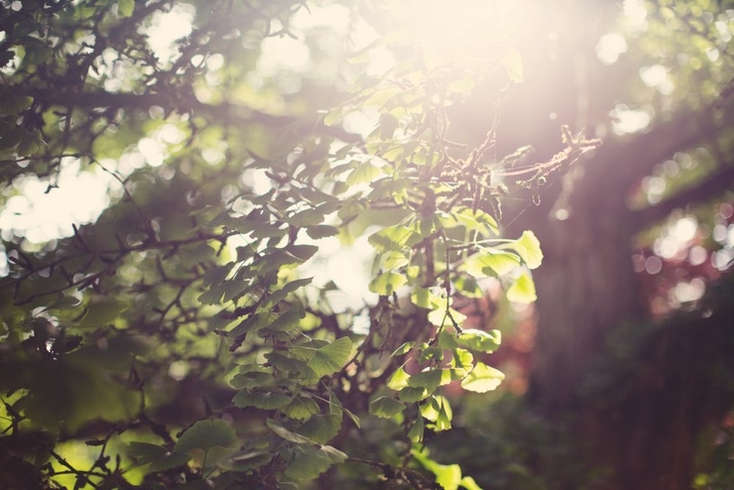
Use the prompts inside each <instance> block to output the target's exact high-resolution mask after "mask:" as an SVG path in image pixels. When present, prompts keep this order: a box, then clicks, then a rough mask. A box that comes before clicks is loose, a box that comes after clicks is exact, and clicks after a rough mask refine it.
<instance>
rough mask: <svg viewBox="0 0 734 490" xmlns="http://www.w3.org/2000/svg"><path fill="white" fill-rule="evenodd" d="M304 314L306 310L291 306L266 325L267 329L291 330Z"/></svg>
mask: <svg viewBox="0 0 734 490" xmlns="http://www.w3.org/2000/svg"><path fill="white" fill-rule="evenodd" d="M299 306H300V305H299ZM305 316H306V312H305V311H304V310H303V308H292V309H290V310H288V311H286V312H285V313H282V314H281V315H280V316H278V318H276V319H275V321H273V322H272V323H271V324H270V325H268V326H267V329H268V330H270V331H277V330H280V331H288V330H292V329H294V328H296V327H297V326H298V324H299V323H300V322H301V319H302V318H303V317H305Z"/></svg>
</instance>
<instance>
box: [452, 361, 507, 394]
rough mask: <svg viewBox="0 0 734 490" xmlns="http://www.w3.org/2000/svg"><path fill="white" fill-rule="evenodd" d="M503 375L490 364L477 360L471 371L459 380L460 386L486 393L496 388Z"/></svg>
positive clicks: (503, 377)
mask: <svg viewBox="0 0 734 490" xmlns="http://www.w3.org/2000/svg"><path fill="white" fill-rule="evenodd" d="M503 379H505V375H504V374H503V373H502V371H499V370H497V369H495V368H493V367H491V366H487V365H486V364H484V363H482V362H477V364H476V365H475V366H474V369H472V371H471V373H469V375H468V376H467V377H466V378H464V380H463V381H462V382H461V387H462V388H464V389H465V390H467V391H473V392H475V393H486V392H488V391H492V390H494V389H496V388H497V387H498V386H499V385H500V383H501V382H502V380H503Z"/></svg>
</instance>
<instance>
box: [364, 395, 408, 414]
mask: <svg viewBox="0 0 734 490" xmlns="http://www.w3.org/2000/svg"><path fill="white" fill-rule="evenodd" d="M404 409H405V404H404V403H402V402H399V401H398V400H395V399H394V398H390V397H388V396H381V397H379V398H376V399H374V400H372V402H371V403H370V414H372V415H374V416H375V417H380V418H383V419H389V418H391V417H392V416H394V415H397V414H399V413H400V412H402V411H403V410H404Z"/></svg>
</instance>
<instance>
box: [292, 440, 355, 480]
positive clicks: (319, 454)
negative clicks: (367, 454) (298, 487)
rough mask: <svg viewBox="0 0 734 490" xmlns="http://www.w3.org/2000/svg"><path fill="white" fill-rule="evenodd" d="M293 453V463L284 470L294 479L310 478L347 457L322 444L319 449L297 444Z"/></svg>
mask: <svg viewBox="0 0 734 490" xmlns="http://www.w3.org/2000/svg"><path fill="white" fill-rule="evenodd" d="M294 454H295V459H294V460H293V463H291V465H290V466H289V467H288V468H287V469H286V470H285V474H286V476H288V477H289V478H292V479H294V480H312V479H314V478H316V477H318V476H319V475H320V474H321V473H323V472H324V471H326V470H328V469H329V468H330V467H331V466H332V465H334V464H338V463H342V462H344V461H345V460H346V459H347V455H346V454H344V453H343V452H341V451H339V450H338V449H336V448H333V447H331V446H322V447H320V448H319V449H316V448H315V447H312V446H298V447H296V448H295V449H294Z"/></svg>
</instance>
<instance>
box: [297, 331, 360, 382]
mask: <svg viewBox="0 0 734 490" xmlns="http://www.w3.org/2000/svg"><path fill="white" fill-rule="evenodd" d="M351 353H352V341H351V340H350V339H349V337H341V338H338V339H336V340H335V341H334V342H332V343H330V344H328V345H325V346H324V347H322V348H320V349H318V350H317V351H316V352H314V354H313V357H311V359H310V360H309V361H308V363H307V364H306V366H307V367H309V368H311V369H312V370H313V372H314V373H315V374H316V376H318V377H319V378H320V377H322V376H328V375H330V374H334V373H335V372H337V371H339V370H340V369H341V368H342V367H343V366H344V364H345V363H346V362H347V360H348V359H349V355H350V354H351Z"/></svg>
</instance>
